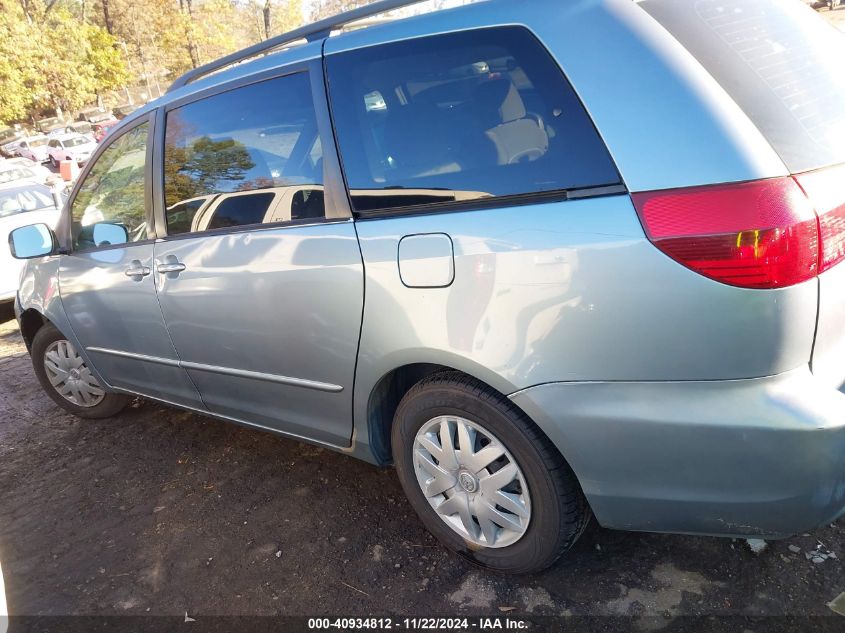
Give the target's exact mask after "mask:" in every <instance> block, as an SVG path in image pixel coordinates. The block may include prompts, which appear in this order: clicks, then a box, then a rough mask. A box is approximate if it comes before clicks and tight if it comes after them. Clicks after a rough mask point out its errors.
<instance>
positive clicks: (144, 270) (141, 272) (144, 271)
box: [123, 259, 150, 281]
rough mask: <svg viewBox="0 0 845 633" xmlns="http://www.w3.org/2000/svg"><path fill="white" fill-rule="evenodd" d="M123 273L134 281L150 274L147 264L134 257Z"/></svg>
mask: <svg viewBox="0 0 845 633" xmlns="http://www.w3.org/2000/svg"><path fill="white" fill-rule="evenodd" d="M123 274H124V275H126V276H127V277H131V278H132V279H134V280H135V281H140V280H141V279H142V278H144V277H146V276H147V275H149V274H150V269H149V267H148V266H144V265H143V264H141V260H138V259H134V260H132V261H131V262H130V263H129V268H127V269H126V270H124V271H123Z"/></svg>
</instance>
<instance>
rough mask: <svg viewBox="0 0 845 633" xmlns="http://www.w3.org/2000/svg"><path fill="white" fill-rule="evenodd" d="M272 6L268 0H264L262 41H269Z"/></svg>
mask: <svg viewBox="0 0 845 633" xmlns="http://www.w3.org/2000/svg"><path fill="white" fill-rule="evenodd" d="M272 8H273V7H272V5H271V4H270V0H266V2H265V3H264V11H263V13H264V39H265V40H269V39H270V11H271V9H272Z"/></svg>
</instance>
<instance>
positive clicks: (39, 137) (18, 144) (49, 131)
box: [0, 106, 135, 162]
mask: <svg viewBox="0 0 845 633" xmlns="http://www.w3.org/2000/svg"><path fill="white" fill-rule="evenodd" d="M134 109H135V108H134V106H133V107H131V109H130V111H132V110H134ZM81 116H83V119H82V120H79V121H74V122H71V123H67V122H64V121H62V120H61V119H59V118H58V117H50V118H48V119H41V120H39V121H36V123H35V129H36V131H35V132H30V131H27V130H25V129H14V128H6V129H5V130H0V157H8V158H11V157H14V156H24V157H26V158H30V159H32V160H34V161H36V162H47V161H50V160H52V161H53V162H55V160H56V159H58V160H74V159H75V158H57V157H58V156H59V155H60V154H61V152H58V151H55V152H51V151H49V150H48V149H47V148H46V147H45V145H46V143H47V141H45V139H47V140H49V139H53V138H55V139H59V140H61V141H62V148H63V149H64V147H65V143H64V140H65V139H64V138H63V137H66V136H68V135H74V136H84V137H87V138H89V139H90V140H92V141H94V142H95V143H99V142H100V141H102V140H103V139H104V138H105V137H106V135H107V134H108V132H109V130H111V129H112V128H113V127H114V126H115V125H117V124H118V123H119V122H120V120H119V118H118V116H116V115H115V114H114V113H112V112H109V111H100V110H95V111H88V112H86V113H83V114H82V115H81ZM51 147H52V148H54V149H55V147H56V146H55V145H51ZM65 154H66V155H67V154H68V152H66V153H65ZM72 154H73V155H74V156H77V155H80V154H84V151H82V150H76V151H75V152H72ZM89 154H90V152H89ZM77 162H82V161H79V160H77Z"/></svg>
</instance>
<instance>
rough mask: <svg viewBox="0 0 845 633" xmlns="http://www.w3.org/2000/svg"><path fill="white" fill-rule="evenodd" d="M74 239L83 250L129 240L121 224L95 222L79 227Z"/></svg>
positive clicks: (123, 242) (124, 242)
mask: <svg viewBox="0 0 845 633" xmlns="http://www.w3.org/2000/svg"><path fill="white" fill-rule="evenodd" d="M76 241H77V244H78V245H79V247H80V248H82V249H85V250H87V249H89V248H99V247H101V246H114V245H117V244H126V243H127V242H128V241H129V233H128V232H127V231H126V227H125V226H123V225H122V224H115V223H113V222H97V223H96V224H89V225H88V226H83V227H80V229H79V235H78V236H77V238H76Z"/></svg>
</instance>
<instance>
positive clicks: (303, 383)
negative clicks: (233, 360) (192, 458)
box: [85, 347, 343, 393]
mask: <svg viewBox="0 0 845 633" xmlns="http://www.w3.org/2000/svg"><path fill="white" fill-rule="evenodd" d="M85 351H86V352H96V353H100V354H107V355H110V356H119V357H120V358H131V359H133V360H140V361H144V362H147V363H156V364H158V365H167V366H168V367H181V368H182V369H185V370H188V369H193V370H194V371H205V372H209V373H213V374H223V375H224V376H236V377H238V378H250V379H252V380H263V381H264V382H275V383H278V384H280V385H288V386H291V387H302V388H303V389H315V390H317V391H327V392H329V393H339V392H341V391H343V387H342V386H341V385H334V384H332V383H328V382H319V381H317V380H306V379H305V378H292V377H290V376H279V375H277V374H267V373H264V372H260V371H248V370H246V369H233V368H231V367H218V366H217V365H204V364H202V363H190V362H185V361H178V360H173V359H170V358H161V357H160V356H146V355H144V354H133V353H132V352H122V351H120V350H116V349H108V348H105V347H86V348H85Z"/></svg>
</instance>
